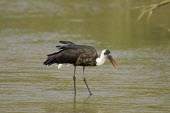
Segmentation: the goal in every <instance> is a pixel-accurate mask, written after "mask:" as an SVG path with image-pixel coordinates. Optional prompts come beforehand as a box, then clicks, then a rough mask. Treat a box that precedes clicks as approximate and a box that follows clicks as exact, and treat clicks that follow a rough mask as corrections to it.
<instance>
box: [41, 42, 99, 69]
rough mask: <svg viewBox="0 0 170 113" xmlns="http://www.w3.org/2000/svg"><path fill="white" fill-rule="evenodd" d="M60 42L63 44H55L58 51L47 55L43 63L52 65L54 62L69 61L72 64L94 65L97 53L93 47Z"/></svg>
mask: <svg viewBox="0 0 170 113" xmlns="http://www.w3.org/2000/svg"><path fill="white" fill-rule="evenodd" d="M60 43H62V44H64V45H62V46H60V45H58V46H56V47H57V48H58V49H60V51H59V52H55V53H52V54H49V55H47V56H48V58H47V60H46V61H45V62H44V65H52V64H54V63H57V64H64V63H69V64H73V65H74V66H95V65H96V58H97V57H98V54H97V51H96V49H95V48H93V47H91V46H86V45H76V44H74V43H72V42H69V41H60Z"/></svg>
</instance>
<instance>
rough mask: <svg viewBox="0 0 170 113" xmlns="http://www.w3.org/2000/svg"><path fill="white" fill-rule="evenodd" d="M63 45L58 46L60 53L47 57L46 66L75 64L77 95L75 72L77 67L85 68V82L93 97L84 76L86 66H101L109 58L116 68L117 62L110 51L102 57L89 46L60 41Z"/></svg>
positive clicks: (104, 51) (102, 54)
mask: <svg viewBox="0 0 170 113" xmlns="http://www.w3.org/2000/svg"><path fill="white" fill-rule="evenodd" d="M60 43H61V44H63V45H57V46H56V47H57V48H58V49H59V51H58V52H55V53H52V54H49V55H47V56H48V58H47V60H46V61H45V62H44V65H52V64H54V63H56V64H73V65H74V75H73V80H74V91H75V95H76V77H75V71H76V66H83V77H84V78H83V81H84V83H85V84H86V86H87V89H88V91H89V93H90V95H92V93H91V91H90V89H89V87H88V84H87V82H86V78H85V76H84V70H85V66H99V65H102V64H104V62H105V60H106V58H108V59H109V60H110V61H111V63H112V64H113V66H114V67H115V68H116V65H117V64H116V62H115V61H114V60H113V58H112V56H111V55H110V51H109V50H103V51H102V52H101V55H100V57H99V56H98V54H97V51H96V49H95V48H93V47H91V46H87V45H77V44H75V43H73V42H70V41H60Z"/></svg>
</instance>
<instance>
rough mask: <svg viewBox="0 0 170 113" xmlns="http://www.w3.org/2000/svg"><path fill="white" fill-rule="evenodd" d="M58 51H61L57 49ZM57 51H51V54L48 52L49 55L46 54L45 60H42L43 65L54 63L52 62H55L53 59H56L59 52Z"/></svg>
mask: <svg viewBox="0 0 170 113" xmlns="http://www.w3.org/2000/svg"><path fill="white" fill-rule="evenodd" d="M59 52H61V51H59ZM59 52H55V53H52V54H49V55H47V56H48V58H47V60H46V61H45V62H44V65H48V66H49V65H52V64H54V63H56V62H55V61H56V60H57V56H58V55H57V54H58V53H59Z"/></svg>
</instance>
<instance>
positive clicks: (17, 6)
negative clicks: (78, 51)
mask: <svg viewBox="0 0 170 113" xmlns="http://www.w3.org/2000/svg"><path fill="white" fill-rule="evenodd" d="M151 3H155V2H154V1H152V0H151V1H147V0H146V1H145V0H144V1H136V0H131V1H116V0H106V1H97V0H94V1H78V0H75V1H74V2H73V1H69V0H57V1H54V0H48V1H45V0H36V1H34V0H29V1H28V0H13V1H10V0H1V1H0V23H1V25H0V64H1V65H0V112H3V113H4V112H29V113H30V112H39V113H54V112H56V113H73V112H74V113H133V112H142V113H148V112H149V113H168V112H170V107H169V106H170V78H169V75H170V71H169V67H170V62H169V59H170V38H169V37H170V32H169V31H168V28H169V27H170V23H169V20H170V16H169V15H168V14H169V13H170V11H169V8H170V6H169V5H167V6H164V7H162V8H160V9H159V10H156V11H155V12H154V13H153V15H152V16H151V19H150V21H149V22H148V23H147V22H146V17H145V16H144V17H143V18H142V19H141V20H140V21H139V22H137V23H136V19H137V17H138V16H139V14H140V10H139V9H136V8H135V7H138V6H143V5H149V4H151ZM59 40H69V41H74V42H75V43H78V44H86V45H92V46H94V47H95V48H96V49H97V50H98V51H99V53H100V52H101V51H102V50H103V49H106V48H107V49H109V50H110V51H111V52H112V56H113V57H114V58H115V60H116V61H117V62H118V64H119V68H118V69H115V68H114V67H113V66H112V65H111V64H110V63H109V62H108V61H107V62H106V63H105V65H103V66H99V67H92V68H91V67H87V68H86V72H85V76H86V79H87V82H88V84H89V87H90V89H91V91H92V93H93V95H92V96H90V97H89V93H88V90H87V89H86V86H85V84H84V82H83V76H82V67H78V68H77V72H76V77H77V96H76V97H74V90H73V80H72V76H73V69H74V68H73V67H72V66H71V67H66V66H65V67H64V68H62V69H60V70H58V69H57V67H56V66H50V67H46V66H44V65H43V61H44V60H46V55H47V54H49V53H52V52H55V51H57V48H55V46H56V45H57V44H58V41H59Z"/></svg>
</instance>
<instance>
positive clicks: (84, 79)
mask: <svg viewBox="0 0 170 113" xmlns="http://www.w3.org/2000/svg"><path fill="white" fill-rule="evenodd" d="M84 70H85V66H83V81H84V83H85V84H86V86H87V89H88V91H89V93H90V96H91V95H92V93H91V91H90V89H89V86H88V84H87V82H86V78H85V76H84Z"/></svg>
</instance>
